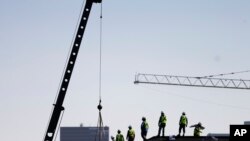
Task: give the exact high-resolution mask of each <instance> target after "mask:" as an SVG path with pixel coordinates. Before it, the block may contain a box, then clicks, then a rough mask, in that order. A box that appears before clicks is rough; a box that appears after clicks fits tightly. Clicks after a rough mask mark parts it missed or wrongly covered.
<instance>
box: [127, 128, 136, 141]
mask: <svg viewBox="0 0 250 141" xmlns="http://www.w3.org/2000/svg"><path fill="white" fill-rule="evenodd" d="M127 140H128V141H134V140H135V131H134V130H133V129H132V126H131V125H129V127H128V132H127Z"/></svg>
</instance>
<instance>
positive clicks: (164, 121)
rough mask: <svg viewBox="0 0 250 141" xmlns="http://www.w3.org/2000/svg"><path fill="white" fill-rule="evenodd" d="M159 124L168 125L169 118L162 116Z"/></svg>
mask: <svg viewBox="0 0 250 141" xmlns="http://www.w3.org/2000/svg"><path fill="white" fill-rule="evenodd" d="M159 123H165V124H166V123H167V117H166V116H165V115H161V117H160V120H159Z"/></svg>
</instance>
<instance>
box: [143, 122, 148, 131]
mask: <svg viewBox="0 0 250 141" xmlns="http://www.w3.org/2000/svg"><path fill="white" fill-rule="evenodd" d="M148 128H149V126H148V123H147V122H146V121H143V122H142V124H141V130H142V131H146V132H147V131H148Z"/></svg>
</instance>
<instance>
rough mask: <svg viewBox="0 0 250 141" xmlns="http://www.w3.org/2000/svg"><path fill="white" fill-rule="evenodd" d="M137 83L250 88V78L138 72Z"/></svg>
mask: <svg viewBox="0 0 250 141" xmlns="http://www.w3.org/2000/svg"><path fill="white" fill-rule="evenodd" d="M134 83H135V84H138V83H146V84H163V85H178V86H195V87H210V88H231V89H250V80H242V79H224V78H209V77H189V76H174V75H156V74H141V73H139V74H136V76H135V81H134Z"/></svg>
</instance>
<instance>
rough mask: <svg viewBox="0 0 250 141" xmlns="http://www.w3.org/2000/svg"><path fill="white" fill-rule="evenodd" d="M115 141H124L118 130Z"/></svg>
mask: <svg viewBox="0 0 250 141" xmlns="http://www.w3.org/2000/svg"><path fill="white" fill-rule="evenodd" d="M115 141H124V137H123V135H122V134H121V131H120V130H118V131H117V135H116V138H115Z"/></svg>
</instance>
